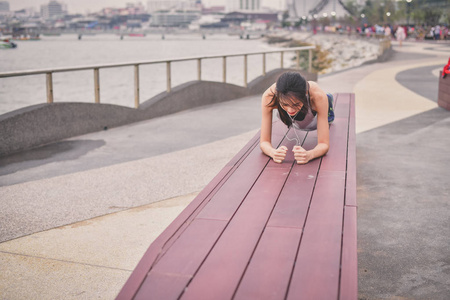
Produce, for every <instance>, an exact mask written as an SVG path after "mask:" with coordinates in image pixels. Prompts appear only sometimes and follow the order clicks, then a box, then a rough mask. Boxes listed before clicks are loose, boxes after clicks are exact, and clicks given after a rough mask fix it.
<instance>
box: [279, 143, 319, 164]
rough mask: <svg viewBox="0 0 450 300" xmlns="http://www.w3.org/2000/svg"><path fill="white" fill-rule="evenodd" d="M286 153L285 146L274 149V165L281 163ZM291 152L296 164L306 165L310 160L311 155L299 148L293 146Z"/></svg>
mask: <svg viewBox="0 0 450 300" xmlns="http://www.w3.org/2000/svg"><path fill="white" fill-rule="evenodd" d="M287 151H288V148H287V147H286V146H281V147H279V148H277V149H275V151H274V153H273V155H272V158H273V161H274V162H276V163H282V162H283V160H284V159H285V158H286V153H287ZM292 152H294V158H295V161H296V162H297V164H306V163H308V162H309V161H310V160H311V153H310V152H309V151H306V150H305V149H304V148H303V147H301V146H294V148H293V149H292Z"/></svg>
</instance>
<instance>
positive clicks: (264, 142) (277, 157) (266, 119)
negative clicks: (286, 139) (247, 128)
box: [259, 84, 287, 163]
mask: <svg viewBox="0 0 450 300" xmlns="http://www.w3.org/2000/svg"><path fill="white" fill-rule="evenodd" d="M275 88H276V84H273V85H272V86H271V87H269V88H268V89H267V90H266V91H265V92H264V94H263V95H262V99H261V137H260V140H259V146H260V148H261V150H262V152H263V153H264V154H266V155H267V156H269V157H271V158H272V159H273V161H274V162H276V163H281V162H282V161H283V160H284V158H285V157H286V152H287V148H286V147H285V146H281V147H280V148H278V149H275V148H273V146H272V111H273V108H272V107H269V106H267V105H268V104H269V103H270V101H272V98H273V95H274V92H275Z"/></svg>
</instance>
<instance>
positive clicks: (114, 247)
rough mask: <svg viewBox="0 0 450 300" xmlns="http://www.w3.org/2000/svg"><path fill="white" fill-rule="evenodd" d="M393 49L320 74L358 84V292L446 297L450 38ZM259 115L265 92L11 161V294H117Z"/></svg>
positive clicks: (333, 87)
mask: <svg viewBox="0 0 450 300" xmlns="http://www.w3.org/2000/svg"><path fill="white" fill-rule="evenodd" d="M394 50H395V51H394V53H393V55H392V57H391V59H390V60H388V61H387V62H384V63H374V64H370V65H365V66H361V67H358V68H354V69H351V70H347V71H343V72H339V73H336V74H331V75H327V76H322V77H320V78H319V84H320V85H321V86H322V87H323V88H324V89H325V90H327V91H329V92H354V93H356V101H357V111H356V115H357V132H358V135H357V155H358V156H357V163H358V206H359V208H358V248H359V278H360V282H359V290H360V298H361V299H380V298H399V299H400V298H407V299H448V298H449V295H450V289H449V286H450V272H449V271H450V261H449V260H448V257H449V256H450V250H449V248H448V245H449V244H450V237H449V235H448V228H449V226H450V224H449V218H448V215H449V210H450V207H449V204H448V203H449V202H448V199H449V195H450V187H449V185H448V178H450V169H449V168H448V167H446V166H447V165H448V154H447V153H448V149H449V148H450V135H449V134H448V132H449V128H450V112H448V111H445V110H443V109H440V108H438V107H437V105H436V99H435V95H436V89H437V75H436V69H437V68H438V66H439V65H442V66H443V65H445V64H446V63H447V61H448V54H449V53H450V45H449V44H425V43H404V46H403V47H402V48H400V47H398V46H397V45H396V44H395V43H394ZM430 74H431V75H430ZM433 76H434V77H433ZM258 126H259V97H258V96H256V97H248V98H245V99H238V100H234V101H230V102H226V103H221V104H218V105H213V106H208V107H202V108H199V109H195V110H191V111H186V112H182V113H178V114H175V115H172V116H167V117H164V118H160V119H154V120H150V121H146V122H141V123H138V124H132V125H128V126H124V127H120V128H115V129H111V130H108V131H103V132H99V133H93V134H88V135H84V136H80V137H76V138H72V139H68V140H65V141H62V142H61V143H58V144H55V145H51V146H47V147H46V148H44V149H37V150H34V151H29V152H27V153H21V154H19V155H15V156H11V157H8V158H7V159H0V165H1V168H0V195H1V198H2V201H1V202H0V209H1V211H2V218H1V220H0V243H1V244H0V260H1V265H2V272H0V295H2V297H6V298H7V299H30V298H35V299H36V298H40V299H55V298H64V299H92V298H100V299H111V298H114V296H115V295H116V294H117V292H118V291H119V290H120V288H121V287H122V285H123V284H124V282H125V281H126V279H127V278H128V276H129V274H130V272H131V270H132V269H133V268H134V266H135V265H136V264H137V262H138V260H139V259H140V258H141V256H142V254H143V253H144V251H145V250H146V249H147V247H148V245H149V244H150V243H151V241H152V240H153V239H154V238H155V237H156V236H157V235H158V234H159V233H160V232H161V231H162V230H163V229H164V227H165V226H167V224H169V223H170V221H171V220H172V219H173V218H174V217H175V216H176V215H177V214H178V213H179V212H180V211H181V210H182V209H183V208H184V207H185V206H186V205H187V204H188V203H189V201H190V200H192V199H193V198H194V197H195V195H196V193H197V192H198V191H199V190H201V189H202V187H203V186H204V185H206V184H207V183H208V182H209V180H211V179H212V177H213V176H214V175H215V174H216V173H217V172H218V171H219V170H220V169H221V168H222V166H223V165H225V163H226V162H228V160H229V159H230V158H231V157H232V156H233V155H234V154H235V153H236V152H237V151H238V150H239V149H240V148H241V147H242V146H243V145H244V144H245V143H246V142H247V140H248V139H249V138H250V137H251V136H253V135H254V134H255V133H256V132H257V130H258ZM161 200H164V201H161Z"/></svg>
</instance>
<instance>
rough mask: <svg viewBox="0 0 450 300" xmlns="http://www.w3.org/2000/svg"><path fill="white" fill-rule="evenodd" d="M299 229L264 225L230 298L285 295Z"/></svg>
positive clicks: (279, 297)
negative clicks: (249, 259) (239, 282)
mask: <svg viewBox="0 0 450 300" xmlns="http://www.w3.org/2000/svg"><path fill="white" fill-rule="evenodd" d="M301 234H302V230H301V229H299V228H283V227H266V229H265V231H264V234H263V236H262V237H261V240H260V242H259V243H258V247H257V249H256V251H255V254H254V255H253V258H252V260H251V262H250V264H249V266H248V268H247V270H246V272H245V275H244V277H243V279H242V281H241V284H240V285H239V288H238V290H237V293H236V295H235V297H234V298H233V299H235V300H238V299H265V300H269V299H273V300H275V299H284V298H285V296H286V292H287V288H288V285H289V281H290V277H291V273H292V269H293V266H294V262H295V257H296V254H297V248H298V243H299V241H300V237H301Z"/></svg>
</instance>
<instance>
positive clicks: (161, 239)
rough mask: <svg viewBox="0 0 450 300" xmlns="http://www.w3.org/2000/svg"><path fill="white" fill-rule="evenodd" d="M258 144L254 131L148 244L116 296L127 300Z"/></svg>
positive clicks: (257, 136)
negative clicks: (166, 249)
mask: <svg viewBox="0 0 450 300" xmlns="http://www.w3.org/2000/svg"><path fill="white" fill-rule="evenodd" d="M258 144H259V134H256V135H255V136H254V137H253V138H252V139H251V140H250V141H249V142H248V143H247V145H246V146H245V147H244V148H243V149H242V150H241V151H240V152H239V153H238V154H236V155H235V156H234V158H233V159H232V160H231V162H230V163H228V164H227V165H226V166H225V167H224V168H223V169H222V170H221V171H220V172H219V173H218V174H217V175H216V176H215V177H214V178H213V180H211V182H209V183H208V185H207V186H206V187H205V188H204V189H203V190H202V191H201V192H200V193H199V195H197V197H196V198H195V199H194V200H193V201H192V202H191V203H190V204H189V205H188V206H187V207H186V208H185V209H184V210H183V211H182V212H181V213H180V215H178V217H177V218H176V219H175V220H174V221H173V222H172V223H171V224H170V225H169V226H168V227H167V228H166V229H165V230H164V231H163V233H161V235H159V236H158V238H157V239H156V240H155V241H154V242H153V243H152V244H151V245H150V247H149V248H148V249H147V251H146V253H145V254H144V256H143V257H142V258H141V260H140V262H139V263H138V265H137V266H136V268H135V270H134V271H133V273H132V274H131V275H130V277H129V278H128V280H127V282H126V283H125V285H124V286H123V288H122V290H121V291H120V293H119V294H118V296H117V298H116V299H130V298H132V297H133V296H134V294H135V293H136V291H137V290H138V288H139V287H140V285H141V284H142V282H143V280H144V279H145V276H146V275H147V273H148V271H149V270H150V269H151V267H152V265H153V263H154V262H155V261H156V260H157V259H158V257H159V256H160V255H161V254H162V253H164V248H168V247H169V246H170V245H171V241H173V240H176V238H177V237H178V236H179V235H180V234H181V233H182V232H183V230H184V229H185V227H186V226H187V225H188V224H189V223H190V222H191V221H192V220H193V219H194V217H195V216H196V214H197V213H198V212H199V211H200V210H201V209H202V208H203V207H204V206H205V205H206V204H207V203H208V201H209V199H210V198H211V197H212V195H214V193H215V192H216V191H217V190H218V189H219V188H220V187H221V186H222V185H223V183H224V182H226V179H227V178H228V177H230V176H231V175H232V173H233V171H234V170H235V169H236V168H237V167H238V166H239V165H240V163H242V161H243V160H244V159H245V158H246V157H247V155H248V154H249V153H250V152H251V151H252V150H253V149H254V148H255V147H256V145H258Z"/></svg>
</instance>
